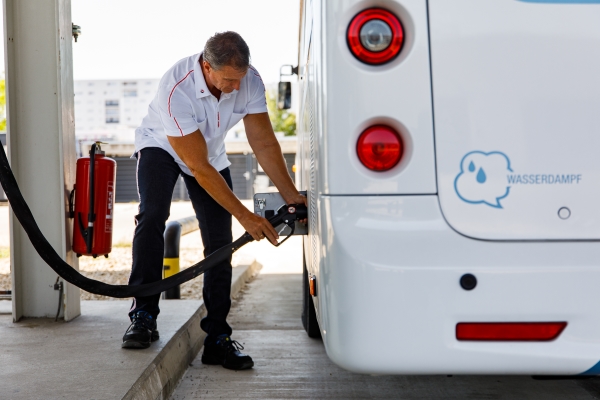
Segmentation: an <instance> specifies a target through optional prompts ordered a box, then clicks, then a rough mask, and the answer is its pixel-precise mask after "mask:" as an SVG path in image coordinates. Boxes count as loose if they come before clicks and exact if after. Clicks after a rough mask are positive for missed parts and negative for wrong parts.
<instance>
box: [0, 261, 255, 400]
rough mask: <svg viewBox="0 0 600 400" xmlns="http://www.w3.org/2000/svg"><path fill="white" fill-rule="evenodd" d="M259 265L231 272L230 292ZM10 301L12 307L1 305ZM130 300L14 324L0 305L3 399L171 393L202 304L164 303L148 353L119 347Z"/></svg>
mask: <svg viewBox="0 0 600 400" xmlns="http://www.w3.org/2000/svg"><path fill="white" fill-rule="evenodd" d="M259 269H260V265H259V264H257V263H254V264H252V265H243V266H238V267H236V268H234V270H233V282H232V294H235V293H239V291H240V290H241V288H242V287H243V285H244V283H245V282H246V281H247V280H248V279H250V277H251V276H252V275H253V274H255V273H257V272H258V270H259ZM4 303H8V304H9V302H4ZM130 306H131V301H130V300H118V301H83V302H82V304H81V311H82V315H81V316H80V317H78V318H76V319H75V320H73V321H71V322H68V323H65V322H63V321H58V322H54V320H52V319H48V318H26V319H24V320H22V321H20V322H19V323H13V322H12V316H11V314H10V309H8V310H7V309H6V307H0V338H1V339H0V366H1V367H0V398H2V399H59V398H60V399H155V398H159V397H160V396H161V395H166V396H168V395H169V394H170V393H171V392H172V390H173V388H174V386H175V384H176V382H177V380H178V379H179V378H180V377H181V376H182V374H183V372H184V371H185V368H186V367H187V365H188V363H189V362H190V361H191V360H192V359H193V358H194V357H195V355H196V353H197V352H198V350H199V349H200V347H201V346H202V341H203V340H204V337H205V334H204V332H202V331H201V329H200V319H201V318H202V317H203V316H204V315H205V308H204V306H203V302H202V300H162V301H161V303H160V307H161V313H160V315H159V317H158V330H159V332H160V339H159V340H158V341H157V342H154V343H153V344H152V345H151V346H150V347H149V348H148V349H144V350H127V349H122V348H121V342H122V339H121V338H122V336H123V334H124V333H125V330H126V329H127V327H128V326H129V321H128V318H127V312H128V310H129V308H130Z"/></svg>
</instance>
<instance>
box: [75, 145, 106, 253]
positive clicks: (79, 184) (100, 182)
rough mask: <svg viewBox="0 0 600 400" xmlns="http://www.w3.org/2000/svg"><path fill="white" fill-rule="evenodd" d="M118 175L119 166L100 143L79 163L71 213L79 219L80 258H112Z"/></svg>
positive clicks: (77, 250) (77, 239)
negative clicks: (109, 255)
mask: <svg viewBox="0 0 600 400" xmlns="http://www.w3.org/2000/svg"><path fill="white" fill-rule="evenodd" d="M90 160H94V162H90ZM116 172H117V163H116V162H115V160H113V159H112V158H108V157H105V156H104V152H103V151H102V149H101V148H100V142H96V143H94V144H93V145H92V148H91V150H90V156H89V157H82V158H80V159H78V160H77V175H76V179H75V187H74V188H73V191H72V192H71V196H70V203H71V205H70V208H71V212H70V213H71V217H72V218H75V220H74V223H73V251H74V252H75V253H76V254H77V257H80V256H82V255H85V256H94V257H97V256H99V255H104V256H105V257H108V253H110V252H111V250H112V230H113V210H114V200H115V177H116ZM73 195H75V196H74V197H75V206H74V208H73Z"/></svg>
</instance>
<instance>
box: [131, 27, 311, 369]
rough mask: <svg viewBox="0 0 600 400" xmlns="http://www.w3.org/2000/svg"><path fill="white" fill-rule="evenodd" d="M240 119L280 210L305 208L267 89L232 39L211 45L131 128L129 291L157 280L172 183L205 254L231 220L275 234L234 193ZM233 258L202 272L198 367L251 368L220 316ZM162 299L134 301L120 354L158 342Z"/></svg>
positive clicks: (174, 71) (257, 232)
mask: <svg viewBox="0 0 600 400" xmlns="http://www.w3.org/2000/svg"><path fill="white" fill-rule="evenodd" d="M242 118H243V120H244V125H245V128H246V135H247V137H248V141H249V143H250V146H251V147H252V149H253V150H254V152H255V154H256V158H257V159H258V162H259V163H260V164H261V166H263V169H264V170H265V172H266V173H267V175H268V176H269V178H270V179H271V180H272V181H273V183H274V184H275V185H276V186H277V188H278V190H279V191H280V193H281V195H282V196H283V198H284V200H285V201H286V203H288V204H290V203H303V204H306V198H305V197H304V196H302V195H300V194H299V193H298V191H297V190H296V188H295V186H294V184H293V182H292V180H291V178H290V176H289V174H288V172H287V168H286V165H285V161H284V159H283V156H282V154H281V148H280V146H279V143H278V142H277V140H276V138H275V135H274V133H273V129H272V127H271V123H270V120H269V116H268V114H267V107H266V100H265V88H264V85H263V82H262V80H261V78H260V75H259V74H258V72H257V71H256V70H255V69H254V68H253V67H252V66H251V65H250V51H249V49H248V46H247V44H246V43H245V42H244V40H243V39H242V37H241V36H240V35H239V34H237V33H235V32H223V33H218V34H215V35H214V36H213V37H211V38H210V39H209V40H208V41H207V42H206V45H205V47H204V51H203V52H202V53H200V54H196V55H193V56H191V57H187V58H184V59H183V60H180V61H179V62H177V63H176V64H175V65H174V66H173V67H171V69H169V70H168V71H167V73H166V74H165V75H164V76H163V77H162V79H161V81H160V86H159V89H158V93H157V95H156V97H155V98H154V100H152V102H151V103H150V106H149V108H148V115H147V116H146V117H145V118H144V120H143V121H142V124H141V126H140V127H139V128H138V129H137V130H136V138H135V147H136V157H137V184H138V192H139V197H140V206H139V214H138V215H137V216H136V222H137V224H136V229H135V235H134V238H133V268H132V271H131V277H130V278H129V284H130V285H141V284H144V283H149V282H154V281H157V280H160V279H161V278H162V265H163V245H164V242H163V232H164V229H165V222H166V220H167V219H168V217H169V209H170V204H171V196H172V194H173V188H174V187H175V183H176V182H177V179H178V178H179V176H180V175H183V178H184V181H185V185H186V187H187V189H188V193H189V195H190V200H191V201H192V205H193V207H194V210H195V213H196V217H197V218H198V222H199V224H200V231H201V235H202V242H203V243H204V255H205V256H207V255H209V254H210V253H212V252H213V251H215V250H217V249H218V248H220V247H222V246H224V245H226V244H228V243H231V242H232V234H231V216H232V215H233V216H234V217H235V218H237V220H238V221H239V222H240V224H241V225H242V226H243V227H244V229H246V231H248V232H249V233H250V234H251V235H252V237H253V238H254V239H255V240H261V239H263V238H265V237H266V238H268V240H269V241H271V242H272V243H275V242H276V240H277V238H278V235H277V232H276V231H275V229H274V228H273V227H272V226H271V224H269V222H268V221H267V220H266V219H264V218H261V217H259V216H257V215H255V214H254V213H252V212H251V211H249V210H248V209H247V208H246V207H245V206H244V205H243V204H242V203H241V202H240V201H239V200H238V199H237V197H235V195H234V194H233V192H232V190H231V189H232V188H231V176H230V172H229V168H228V166H229V165H230V163H229V161H228V160H227V155H226V153H225V145H224V139H225V136H226V134H227V131H228V130H229V129H230V128H231V127H233V126H234V125H235V124H236V123H237V122H238V121H240V120H241V119H242ZM230 290H231V260H229V261H227V262H224V263H222V264H221V265H219V266H217V267H215V268H213V269H211V270H209V271H207V272H206V273H205V274H204V288H203V292H202V293H203V298H204V304H205V305H206V309H207V316H206V317H205V318H203V319H202V321H201V323H200V326H201V327H202V329H203V330H204V331H205V332H206V333H207V334H208V336H207V337H206V339H205V341H204V352H203V355H202V362H203V363H205V364H221V365H223V366H224V367H225V368H230V369H236V370H238V369H246V368H251V367H252V366H253V365H254V363H253V361H252V358H250V356H247V355H245V354H242V353H240V351H239V350H241V349H243V347H241V346H240V345H239V343H237V342H236V341H234V340H231V338H230V335H231V333H232V330H231V327H230V326H229V325H228V324H227V321H226V318H227V314H228V313H229V309H230V306H231V299H230ZM159 296H160V295H158V294H157V295H154V296H149V297H143V298H136V299H134V301H133V305H132V307H131V310H130V312H129V317H130V319H131V326H130V327H129V328H128V329H127V332H126V333H125V335H124V336H123V344H122V347H124V348H146V347H148V346H150V343H151V342H152V341H155V340H157V339H158V338H159V334H158V331H157V329H156V328H157V326H156V318H157V316H158V313H159V307H158V301H159Z"/></svg>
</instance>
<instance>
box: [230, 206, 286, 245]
mask: <svg viewBox="0 0 600 400" xmlns="http://www.w3.org/2000/svg"><path fill="white" fill-rule="evenodd" d="M238 221H240V224H242V226H243V227H244V229H245V230H246V232H248V233H249V234H250V235H252V237H253V238H254V240H256V241H259V240H261V239H264V238H265V237H266V238H267V239H269V242H271V243H272V244H274V245H275V244H277V239H278V238H279V235H278V234H277V231H276V230H275V228H274V227H273V225H271V223H270V222H269V221H268V220H267V219H266V218H263V217H259V216H258V215H256V214H253V213H251V212H250V211H248V212H247V213H245V214H244V215H243V216H242V217H241V218H240V219H239V220H238Z"/></svg>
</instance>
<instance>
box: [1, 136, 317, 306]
mask: <svg viewBox="0 0 600 400" xmlns="http://www.w3.org/2000/svg"><path fill="white" fill-rule="evenodd" d="M0 148H1V151H0V183H1V184H2V188H4V193H5V194H6V197H7V199H8V201H9V203H10V206H11V208H12V211H13V212H14V214H15V216H16V217H17V219H18V220H19V222H20V223H21V226H22V227H23V229H24V230H25V233H27V236H28V237H29V240H30V241H31V244H33V247H34V248H35V250H36V251H37V253H38V254H39V255H40V257H41V258H42V259H43V260H44V261H45V262H46V264H48V265H49V266H50V268H52V269H53V270H54V271H55V272H56V273H57V274H58V275H60V277H61V278H63V279H64V280H65V281H67V282H69V283H71V284H73V285H75V286H77V287H79V288H81V289H83V290H85V291H87V292H90V293H94V294H99V295H104V296H109V297H115V298H125V297H146V296H151V295H153V294H158V293H161V292H164V291H166V290H167V289H170V288H172V287H174V286H177V285H181V284H182V283H184V282H187V281H189V280H191V279H194V278H195V277H197V276H199V275H201V274H203V273H204V272H206V271H207V270H209V269H211V268H213V267H215V266H217V265H218V264H219V263H221V262H223V261H225V260H228V259H229V257H231V255H232V254H233V253H234V252H235V251H236V250H238V249H239V248H240V247H242V246H244V245H245V244H247V243H250V242H252V241H253V240H254V239H253V238H252V236H251V235H250V234H249V233H248V232H245V233H244V234H243V235H242V236H240V237H239V238H238V239H237V240H236V241H234V242H233V243H231V244H228V245H225V246H223V247H221V248H220V249H218V250H216V251H214V252H213V253H211V254H210V255H209V256H208V257H206V258H205V259H204V260H202V261H200V262H199V263H196V264H194V265H192V266H191V267H189V268H187V269H185V270H183V271H181V272H179V273H177V274H175V275H173V276H170V277H169V278H166V279H163V280H160V281H156V282H152V283H146V284H143V285H135V286H129V285H109V284H108V283H104V282H100V281H97V280H94V279H90V278H87V277H85V276H83V275H81V274H80V273H79V272H78V271H77V270H75V269H74V268H73V267H71V266H70V265H69V264H67V263H66V262H65V261H64V260H63V259H62V258H61V257H60V256H59V255H58V253H57V252H56V251H55V250H54V248H53V247H52V245H51V244H50V243H49V242H48V241H47V240H46V238H45V237H44V235H43V234H42V231H41V230H40V228H39V227H38V225H37V223H36V222H35V218H34V217H33V214H32V213H31V210H30V209H29V206H28V205H27V203H26V202H25V199H24V198H23V195H22V194H21V190H20V189H19V185H18V184H17V180H16V179H15V176H14V175H13V173H12V170H11V169H10V164H9V162H8V159H7V157H6V153H5V151H4V146H1V145H0ZM306 215H307V211H306V206H305V205H304V204H302V205H300V204H298V205H290V206H282V207H281V208H280V209H279V210H278V212H277V214H275V215H274V216H273V217H271V218H269V222H270V223H271V225H273V226H280V225H281V224H283V223H285V224H288V225H290V224H292V223H293V222H294V221H296V220H300V219H305V218H306Z"/></svg>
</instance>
